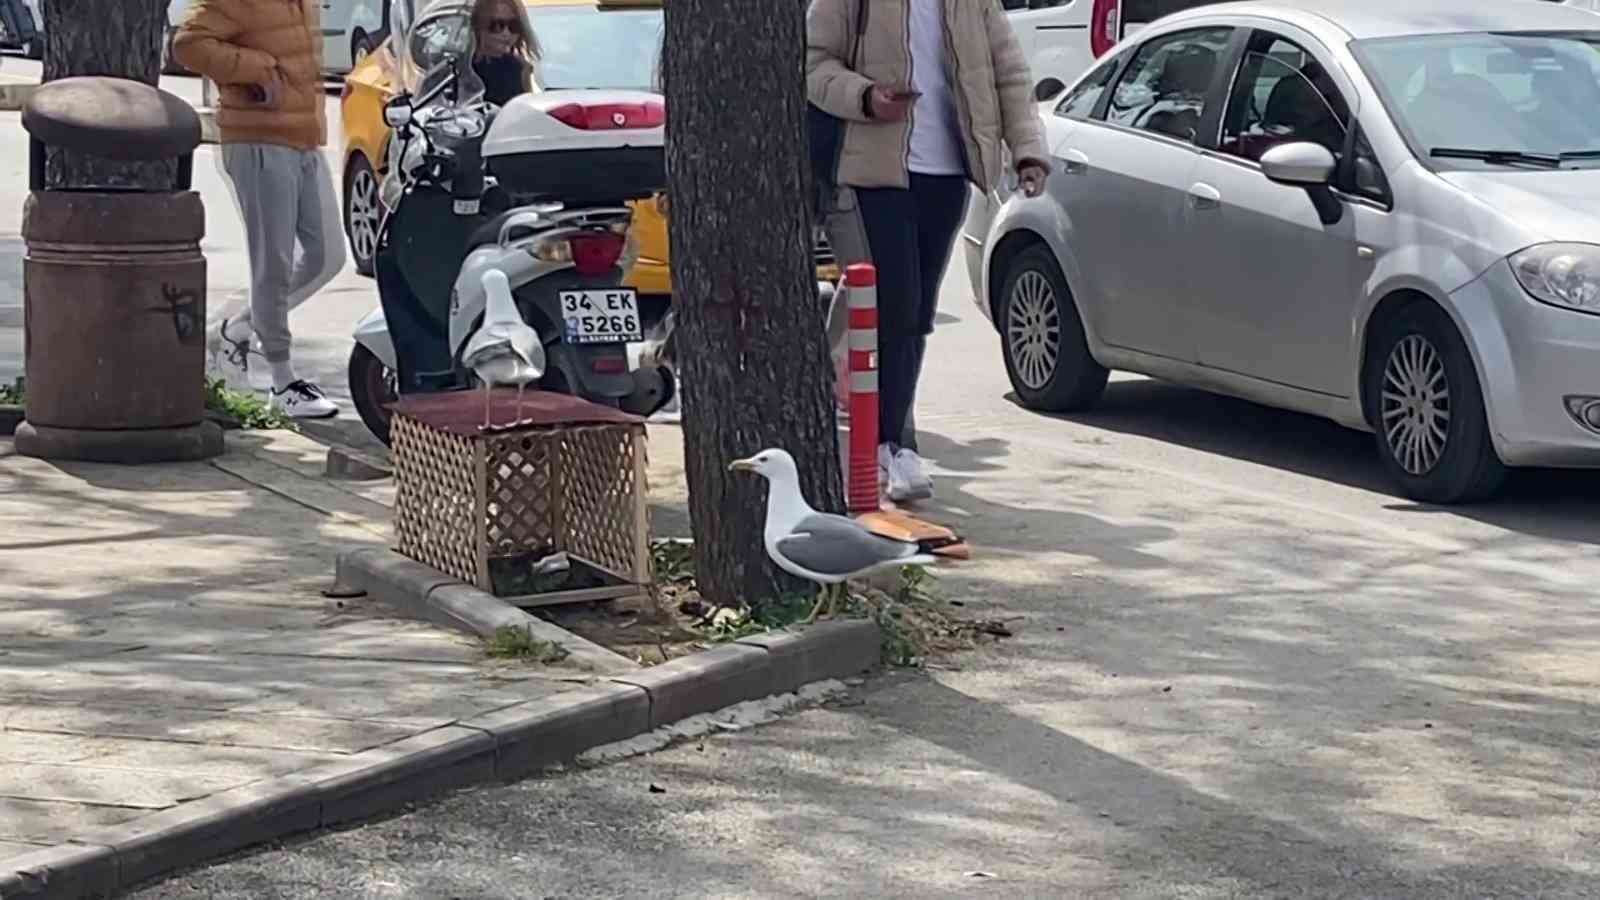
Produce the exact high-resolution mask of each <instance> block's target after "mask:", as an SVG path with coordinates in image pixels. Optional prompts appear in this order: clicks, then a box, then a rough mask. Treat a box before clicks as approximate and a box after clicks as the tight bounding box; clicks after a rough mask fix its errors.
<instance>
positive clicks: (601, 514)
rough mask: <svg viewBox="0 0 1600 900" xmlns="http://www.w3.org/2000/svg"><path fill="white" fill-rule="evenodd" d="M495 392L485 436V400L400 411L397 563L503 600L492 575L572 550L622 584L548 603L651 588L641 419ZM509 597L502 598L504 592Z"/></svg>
mask: <svg viewBox="0 0 1600 900" xmlns="http://www.w3.org/2000/svg"><path fill="white" fill-rule="evenodd" d="M515 398H516V394H515V392H513V391H504V392H497V393H496V394H495V395H494V397H493V404H492V408H491V410H490V419H491V421H493V422H496V423H502V422H516V423H517V424H516V425H514V426H512V427H504V426H498V425H497V426H496V427H494V428H492V429H484V428H482V424H483V418H484V399H483V395H482V394H481V393H479V392H475V391H474V392H459V393H448V394H433V395H422V396H419V397H415V398H408V399H406V400H404V401H402V402H401V403H399V404H397V405H396V407H395V416H394V423H393V426H392V429H391V433H392V436H393V453H394V466H395V481H396V488H397V497H396V501H395V533H396V535H397V538H398V541H399V550H400V552H401V553H402V554H404V555H406V556H408V557H410V558H412V559H414V560H416V561H418V562H421V563H423V564H425V565H428V566H432V567H433V568H435V569H438V570H439V571H441V572H444V573H445V574H447V575H451V576H454V577H456V578H459V579H461V580H463V581H466V582H469V583H471V584H474V585H476V586H477V587H479V588H480V589H482V590H485V591H490V592H497V591H496V579H495V578H494V577H492V570H493V569H494V568H495V566H496V565H497V564H501V565H503V564H505V563H506V562H508V561H515V560H520V559H524V558H528V557H530V556H533V557H536V556H539V555H542V554H544V553H549V552H556V551H565V552H566V553H567V554H568V555H569V556H571V557H575V558H576V559H578V560H581V561H582V562H583V563H585V564H587V565H589V566H591V567H593V568H595V569H598V570H600V571H601V572H603V573H604V574H605V575H606V576H609V577H610V578H611V579H613V580H615V581H616V582H617V584H614V585H609V586H606V587H598V588H586V589H583V590H578V591H564V592H557V593H552V594H549V595H541V597H540V598H539V599H538V600H536V601H534V600H533V599H532V598H529V599H530V601H532V602H530V603H527V604H524V605H534V602H538V603H549V602H568V601H575V600H593V599H600V598H602V597H610V596H620V595H624V594H629V593H634V592H636V591H637V590H638V589H639V586H640V585H644V584H646V583H648V581H649V576H650V555H649V543H648V532H647V524H646V508H645V502H646V491H645V463H646V460H645V429H644V424H643V422H642V421H640V420H639V419H637V418H635V417H633V416H629V415H626V414H625V413H621V412H618V411H617V410H614V409H608V408H606V407H600V406H595V405H593V404H588V403H585V402H583V401H581V400H576V399H574V398H571V397H567V396H565V395H559V394H529V395H528V397H527V400H526V404H525V405H524V407H523V409H522V417H521V419H520V420H519V419H518V418H517V404H516V399H515ZM501 593H503V592H501Z"/></svg>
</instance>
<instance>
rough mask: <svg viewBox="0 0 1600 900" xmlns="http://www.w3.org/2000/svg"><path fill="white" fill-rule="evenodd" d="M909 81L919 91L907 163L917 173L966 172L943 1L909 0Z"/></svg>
mask: <svg viewBox="0 0 1600 900" xmlns="http://www.w3.org/2000/svg"><path fill="white" fill-rule="evenodd" d="M910 4H911V86H912V88H913V89H915V90H916V91H917V92H918V93H920V94H921V95H922V96H921V97H918V98H917V102H916V104H915V105H914V106H913V107H912V110H911V154H910V157H909V158H908V159H907V160H906V168H908V169H910V170H911V171H913V172H916V173H918V174H921V175H965V174H967V167H966V163H965V161H964V155H963V153H962V150H961V126H960V124H959V123H958V121H957V119H956V115H957V111H956V99H955V94H954V92H953V91H952V90H951V87H950V73H949V70H948V69H947V68H946V66H945V46H944V0H910Z"/></svg>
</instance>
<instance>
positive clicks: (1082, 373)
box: [995, 246, 1110, 412]
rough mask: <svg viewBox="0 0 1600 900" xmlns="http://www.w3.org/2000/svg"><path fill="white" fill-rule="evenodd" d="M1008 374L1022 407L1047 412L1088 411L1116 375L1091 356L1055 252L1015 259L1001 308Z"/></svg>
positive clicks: (1037, 250) (1030, 252)
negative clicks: (1111, 374) (1110, 378)
mask: <svg viewBox="0 0 1600 900" xmlns="http://www.w3.org/2000/svg"><path fill="white" fill-rule="evenodd" d="M995 323H996V325H998V326H999V329H1000V349H1001V354H1002V355H1003V356H1004V357H1005V362H1006V375H1008V376H1009V377H1010V379H1011V387H1012V389H1013V390H1014V391H1016V393H1017V397H1018V399H1020V400H1021V401H1022V405H1023V406H1026V407H1028V408H1029V409H1037V410H1041V411H1044V412H1078V411H1081V410H1085V409H1088V408H1089V407H1091V406H1093V405H1094V404H1095V402H1096V401H1098V400H1099V399H1100V395H1101V394H1103V393H1104V392H1105V389H1106V379H1107V378H1108V377H1109V375H1110V373H1109V372H1108V371H1107V370H1106V367H1105V366H1102V365H1100V363H1098V362H1096V361H1095V358H1094V356H1093V355H1091V354H1090V353H1089V341H1088V339H1087V338H1086V337H1085V336H1084V332H1083V320H1082V319H1080V318H1079V317H1078V307H1077V304H1076V303H1074V302H1073V300H1072V291H1071V289H1070V288H1068V287H1067V279H1066V277H1065V276H1063V275H1062V274H1061V267H1060V266H1059V265H1058V264H1057V263H1056V260H1055V257H1054V256H1053V255H1052V254H1051V252H1050V249H1049V248H1048V247H1044V246H1035V247H1029V248H1028V249H1027V250H1024V251H1022V252H1021V253H1019V254H1018V255H1017V256H1016V257H1015V258H1013V259H1012V260H1011V263H1010V266H1009V267H1008V269H1007V271H1006V277H1005V282H1004V283H1003V284H1002V285H1001V287H1000V296H999V298H998V303H997V304H996V308H995Z"/></svg>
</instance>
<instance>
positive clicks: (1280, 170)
mask: <svg viewBox="0 0 1600 900" xmlns="http://www.w3.org/2000/svg"><path fill="white" fill-rule="evenodd" d="M1336 165H1337V163H1336V162H1335V161H1334V158H1333V154H1332V153H1329V152H1328V148H1327V147H1324V146H1322V145H1321V144H1313V143H1311V142H1310V141H1295V142H1294V143H1292V144H1279V145H1278V146H1276V147H1273V148H1272V149H1270V150H1268V151H1267V152H1265V153H1263V154H1261V173H1262V174H1263V175H1266V176H1267V178H1269V179H1271V180H1273V181H1276V182H1277V183H1279V184H1290V185H1294V186H1295V187H1317V186H1319V185H1320V186H1326V185H1327V184H1328V182H1330V181H1332V180H1333V170H1334V167H1335V166H1336Z"/></svg>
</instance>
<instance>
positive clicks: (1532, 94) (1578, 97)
mask: <svg viewBox="0 0 1600 900" xmlns="http://www.w3.org/2000/svg"><path fill="white" fill-rule="evenodd" d="M1354 47H1355V50H1356V54H1357V56H1358V57H1359V58H1360V60H1361V64H1362V66H1363V68H1365V69H1366V71H1367V75H1368V77H1370V78H1371V79H1372V80H1373V82H1374V83H1376V84H1377V86H1378V89H1379V91H1380V92H1381V93H1382V94H1383V95H1384V102H1385V105H1386V106H1387V107H1388V109H1389V112H1390V114H1391V115H1393V116H1394V118H1395V120H1396V122H1397V123H1398V124H1399V125H1400V127H1401V130H1402V131H1404V132H1405V134H1406V137H1407V139H1408V140H1409V141H1410V143H1411V145H1412V149H1413V151H1414V152H1415V153H1417V155H1418V156H1420V157H1422V158H1424V159H1426V160H1428V161H1429V163H1430V164H1434V165H1447V166H1454V167H1461V166H1465V167H1473V168H1485V167H1496V168H1498V167H1513V168H1517V167H1523V168H1556V167H1560V166H1564V165H1596V164H1600V117H1597V116H1595V115H1594V114H1593V111H1594V110H1597V109H1600V32H1557V33H1543V32H1541V33H1532V32H1519V33H1462V34H1446V35H1428V36H1424V37H1403V38H1383V39H1374V40H1367V41H1358V42H1356V44H1355V45H1354Z"/></svg>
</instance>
